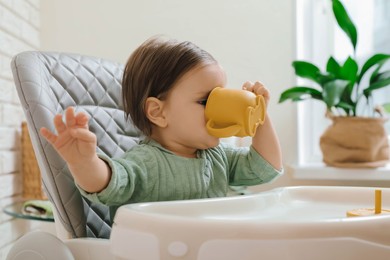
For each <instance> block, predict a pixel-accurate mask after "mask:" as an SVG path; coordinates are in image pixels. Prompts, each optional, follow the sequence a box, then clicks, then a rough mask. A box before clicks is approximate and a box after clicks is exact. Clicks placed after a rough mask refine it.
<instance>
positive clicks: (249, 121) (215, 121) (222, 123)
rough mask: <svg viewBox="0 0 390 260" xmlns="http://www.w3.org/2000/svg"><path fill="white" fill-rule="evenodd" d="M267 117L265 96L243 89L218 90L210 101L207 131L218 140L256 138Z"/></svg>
mask: <svg viewBox="0 0 390 260" xmlns="http://www.w3.org/2000/svg"><path fill="white" fill-rule="evenodd" d="M265 113H266V107H265V101H264V98H263V96H261V95H257V96H256V95H255V94H254V93H252V92H250V91H246V90H240V89H227V88H221V87H216V88H215V89H213V90H212V91H211V93H210V95H209V97H208V99H207V104H206V108H205V114H206V120H207V123H206V128H207V131H208V132H209V134H210V135H212V136H215V137H221V138H222V137H230V136H238V137H244V136H254V135H255V132H256V128H257V127H258V126H259V124H263V123H264V119H265Z"/></svg>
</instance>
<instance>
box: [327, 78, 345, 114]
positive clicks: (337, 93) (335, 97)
mask: <svg viewBox="0 0 390 260" xmlns="http://www.w3.org/2000/svg"><path fill="white" fill-rule="evenodd" d="M348 84H349V82H348V81H347V80H340V79H338V80H333V81H331V82H328V83H326V84H325V86H324V91H323V92H322V97H323V100H324V102H325V103H326V106H327V107H328V108H331V107H333V106H335V105H337V104H338V103H339V102H340V101H341V96H342V94H343V92H344V90H345V88H346V87H347V85H348Z"/></svg>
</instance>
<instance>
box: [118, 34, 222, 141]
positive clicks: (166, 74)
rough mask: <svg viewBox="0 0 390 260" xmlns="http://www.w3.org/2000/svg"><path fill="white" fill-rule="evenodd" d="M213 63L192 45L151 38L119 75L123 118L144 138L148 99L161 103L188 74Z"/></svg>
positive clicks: (149, 128)
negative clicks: (120, 76)
mask: <svg viewBox="0 0 390 260" xmlns="http://www.w3.org/2000/svg"><path fill="white" fill-rule="evenodd" d="M213 63H216V60H215V59H214V58H213V57H212V56H211V55H210V54H209V53H208V52H206V51H204V50H202V49H201V48H199V47H198V46H196V45H195V44H193V43H191V42H188V41H183V42H179V41H176V40H172V39H164V38H161V37H153V38H151V39H149V40H147V41H146V42H144V43H143V44H142V45H141V46H139V47H138V48H137V49H136V50H135V51H134V52H133V53H132V54H131V56H130V58H129V60H128V61H127V64H126V66H125V69H124V72H123V79H122V98H123V106H124V111H125V114H126V116H127V118H131V120H132V122H133V124H134V125H135V126H136V127H137V128H138V129H139V130H141V131H142V133H143V134H144V135H146V136H150V135H151V131H152V123H151V122H150V121H149V119H148V118H147V117H146V115H145V102H146V99H147V98H148V97H156V98H158V99H161V100H163V99H164V98H165V97H166V95H167V93H168V92H169V91H170V90H171V89H172V87H173V86H174V85H175V83H176V82H177V81H178V80H179V79H180V78H181V77H182V76H183V75H184V74H185V73H187V72H188V71H190V70H191V69H194V68H196V67H198V66H203V65H208V64H213Z"/></svg>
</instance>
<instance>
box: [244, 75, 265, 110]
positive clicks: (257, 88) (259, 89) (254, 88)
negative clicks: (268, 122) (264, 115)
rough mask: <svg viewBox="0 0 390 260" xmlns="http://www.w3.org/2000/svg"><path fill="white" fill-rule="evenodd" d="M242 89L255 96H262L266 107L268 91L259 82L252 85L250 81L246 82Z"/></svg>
mask: <svg viewBox="0 0 390 260" xmlns="http://www.w3.org/2000/svg"><path fill="white" fill-rule="evenodd" d="M242 89H244V90H248V91H251V92H253V93H255V94H256V95H262V96H263V97H264V101H265V104H266V106H268V102H269V99H270V93H269V90H268V89H267V88H266V87H265V86H264V85H263V84H262V83H261V82H260V81H256V82H255V83H254V84H253V83H252V82H250V81H247V82H245V83H244V85H243V86H242Z"/></svg>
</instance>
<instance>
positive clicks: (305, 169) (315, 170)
mask: <svg viewBox="0 0 390 260" xmlns="http://www.w3.org/2000/svg"><path fill="white" fill-rule="evenodd" d="M289 168H290V170H291V176H292V178H293V179H297V180H339V181H342V180H346V181H390V164H387V165H386V166H385V167H380V168H372V169H371V168H335V167H329V166H326V165H325V164H323V163H313V164H305V165H291V166H289Z"/></svg>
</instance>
